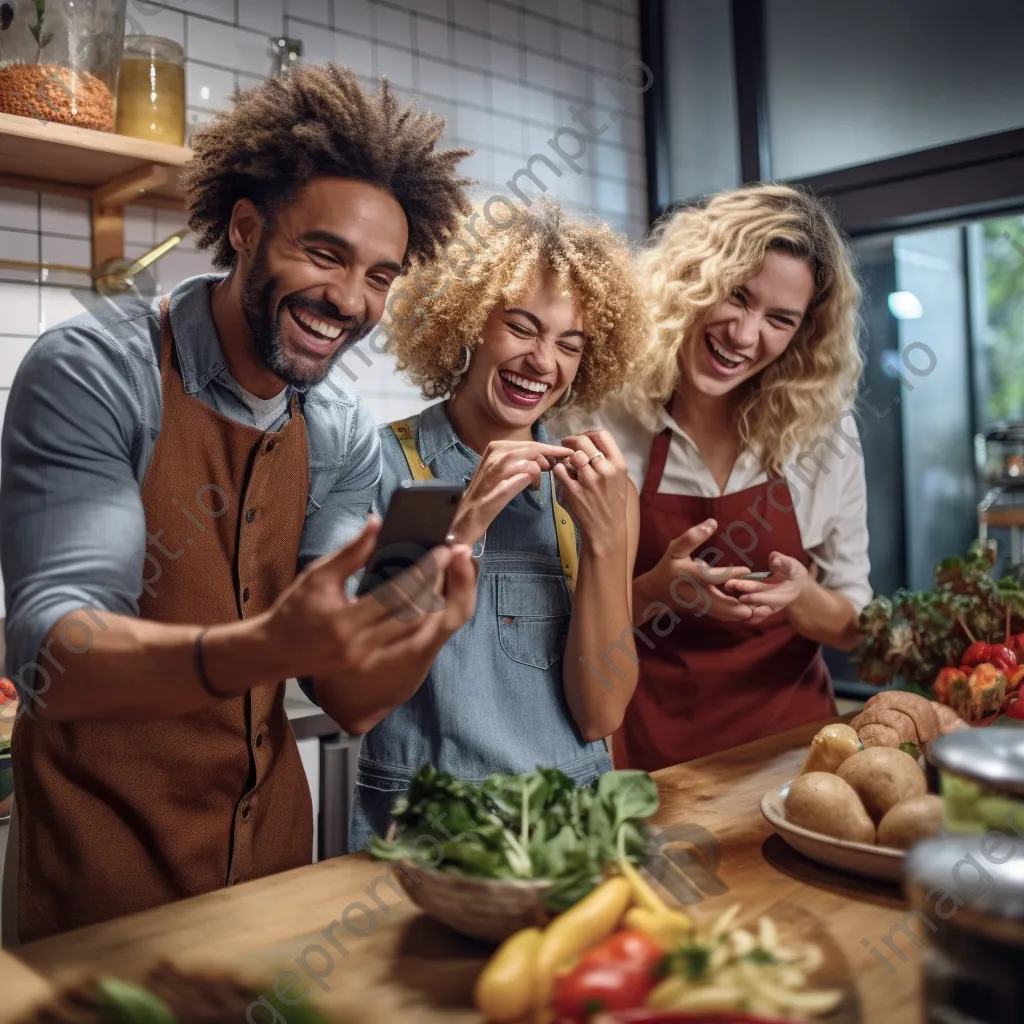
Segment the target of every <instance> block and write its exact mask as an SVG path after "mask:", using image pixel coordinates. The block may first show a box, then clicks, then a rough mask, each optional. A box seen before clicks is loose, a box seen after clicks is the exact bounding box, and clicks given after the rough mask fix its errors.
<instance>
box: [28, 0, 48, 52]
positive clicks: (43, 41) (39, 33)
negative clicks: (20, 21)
mask: <svg viewBox="0 0 1024 1024" xmlns="http://www.w3.org/2000/svg"><path fill="white" fill-rule="evenodd" d="M33 5H34V6H35V9H36V23H35V24H34V25H29V29H28V30H29V32H31V33H32V38H33V39H34V40H35V41H36V46H38V47H39V50H38V52H37V54H36V63H37V64H42V62H43V50H44V49H45V48H46V47H47V46H49V45H50V43H52V42H53V33H52V32H44V31H43V27H44V26H45V24H46V0H33Z"/></svg>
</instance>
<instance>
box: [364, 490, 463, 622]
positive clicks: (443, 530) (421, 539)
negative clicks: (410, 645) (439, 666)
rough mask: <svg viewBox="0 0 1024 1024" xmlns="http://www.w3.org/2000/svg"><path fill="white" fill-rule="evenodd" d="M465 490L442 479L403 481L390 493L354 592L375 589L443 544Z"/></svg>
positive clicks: (365, 592)
mask: <svg viewBox="0 0 1024 1024" xmlns="http://www.w3.org/2000/svg"><path fill="white" fill-rule="evenodd" d="M464 490H465V488H464V487H463V485H462V484H453V483H447V482H445V481H443V480H423V481H416V482H414V483H403V484H402V485H401V486H400V487H399V488H398V490H396V491H395V493H394V494H392V496H391V501H390V503H389V504H388V509H387V513H386V514H385V516H384V523H383V525H382V526H381V531H380V536H379V537H378V538H377V545H376V547H375V548H374V550H373V554H371V555H370V559H369V561H368V562H367V563H366V571H365V572H364V573H363V576H362V579H361V580H360V581H359V587H358V589H357V591H356V593H357V595H358V596H360V597H361V596H362V595H363V594H368V593H370V592H371V591H373V590H376V589H377V588H378V587H380V586H382V585H383V584H385V583H387V582H388V581H389V580H391V579H392V578H393V577H395V576H397V575H398V574H399V573H402V572H404V571H405V570H406V569H409V568H410V567H411V566H413V565H415V564H416V563H418V562H420V561H422V560H423V559H424V558H425V557H426V556H427V555H428V553H429V552H430V551H431V550H432V549H433V548H436V547H440V546H441V545H442V544H445V543H446V542H447V538H448V534H449V533H450V532H451V527H452V522H453V521H454V519H455V513H456V512H457V511H458V507H459V501H460V499H461V498H462V494H463V491H464ZM426 571H427V572H430V568H429V566H428V567H427V569H426ZM427 610H434V609H427Z"/></svg>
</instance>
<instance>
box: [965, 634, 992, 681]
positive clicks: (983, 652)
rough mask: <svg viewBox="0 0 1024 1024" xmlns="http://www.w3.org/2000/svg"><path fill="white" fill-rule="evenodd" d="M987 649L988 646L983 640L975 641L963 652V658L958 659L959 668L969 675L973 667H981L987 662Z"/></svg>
mask: <svg viewBox="0 0 1024 1024" xmlns="http://www.w3.org/2000/svg"><path fill="white" fill-rule="evenodd" d="M988 648H989V645H988V644H987V643H985V642H984V641H983V640H976V641H975V642H974V643H973V644H971V646H970V647H968V648H967V650H966V651H964V653H963V657H962V658H961V659H960V667H961V668H962V669H964V670H965V671H967V673H968V675H969V674H970V671H969V670H970V669H972V668H974V666H975V665H981V664H982V663H984V662H986V661H988Z"/></svg>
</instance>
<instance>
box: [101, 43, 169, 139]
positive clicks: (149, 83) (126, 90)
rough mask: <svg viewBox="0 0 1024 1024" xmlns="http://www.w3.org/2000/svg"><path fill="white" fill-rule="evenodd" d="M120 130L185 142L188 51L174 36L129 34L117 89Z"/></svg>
mask: <svg viewBox="0 0 1024 1024" xmlns="http://www.w3.org/2000/svg"><path fill="white" fill-rule="evenodd" d="M117 132H118V134H119V135H130V136H132V138H136V139H150V140H151V141H153V142H167V143H170V144H171V145H173V146H181V145H184V143H185V54H184V51H183V50H182V48H181V47H180V46H179V45H178V44H177V43H176V42H174V41H173V40H171V39H160V38H159V37H157V36H127V37H126V38H125V41H124V56H123V58H122V60H121V79H120V83H119V86H118V92H117Z"/></svg>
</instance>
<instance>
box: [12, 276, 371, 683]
mask: <svg viewBox="0 0 1024 1024" xmlns="http://www.w3.org/2000/svg"><path fill="white" fill-rule="evenodd" d="M217 280H218V278H217V277H216V276H215V275H203V276H201V277H194V278H191V279H189V280H187V281H184V282H183V283H182V284H180V285H178V286H177V287H176V288H175V289H174V290H173V291H172V292H171V296H170V314H171V325H172V327H173V329H174V340H175V346H176V350H177V356H178V361H179V365H180V367H181V373H182V378H183V380H184V385H185V390H186V392H187V393H188V394H190V395H192V396H193V397H195V398H197V399H198V400H199V401H201V402H205V403H206V404H207V405H209V406H210V407H211V408H213V409H215V410H216V411H217V412H219V413H221V414H223V415H224V416H227V417H229V418H231V419H233V420H235V421H236V422H239V423H246V424H248V425H249V426H255V421H254V418H253V414H252V412H251V410H250V409H249V407H248V406H247V405H245V404H244V403H243V402H242V400H241V398H240V397H239V394H240V389H239V386H238V384H237V382H236V381H235V380H234V378H233V377H232V376H231V374H230V373H229V372H228V368H227V363H226V361H225V359H224V353H223V351H222V350H221V347H220V342H219V341H218V339H217V332H216V329H215V327H214V323H213V315H212V312H211V309H210V298H209V292H210V287H211V286H212V284H213V283H214V282H215V281H217ZM159 354H160V314H159V311H158V310H157V309H155V308H154V307H152V306H151V305H150V304H149V303H148V302H147V301H145V300H144V299H142V298H131V297H128V298H125V299H123V300H118V301H117V302H114V301H111V300H106V299H101V298H100V297H96V298H95V300H94V303H93V308H92V310H91V311H90V312H87V313H82V314H80V315H79V316H76V317H75V318H74V319H72V320H68V321H66V322H65V323H62V324H58V325H57V326H56V327H54V328H52V329H51V330H49V331H47V332H46V333H45V334H43V335H42V336H41V337H40V338H39V339H38V340H37V341H36V342H35V344H34V345H33V346H32V348H31V349H29V352H28V354H27V355H26V356H25V359H24V360H23V361H22V363H21V366H20V367H19V369H18V373H17V375H16V377H15V379H14V383H13V385H12V387H11V393H10V396H9V400H8V404H7V416H6V419H5V421H4V429H3V440H2V460H3V470H2V476H0V566H2V569H3V576H4V585H5V588H6V597H7V622H6V640H7V675H9V676H11V677H12V678H13V679H14V680H15V682H16V683H17V682H19V677H20V675H21V670H22V668H23V667H25V666H27V665H29V664H31V663H33V662H36V661H37V660H38V658H39V651H40V648H41V646H42V643H43V641H44V639H45V638H46V635H47V634H48V633H49V632H50V630H51V629H52V628H53V626H54V625H55V624H56V623H57V622H58V621H59V620H60V619H62V618H63V617H64V616H65V615H67V614H69V613H70V612H73V611H75V610H77V609H80V608H85V607H91V608H96V609H100V610H104V611H109V612H115V613H119V614H122V615H138V613H139V609H138V597H139V595H140V594H141V593H142V582H143V580H142V573H143V567H144V566H145V564H146V555H147V553H148V551H147V549H149V551H152V552H153V554H154V557H158V548H157V545H158V544H159V539H160V536H159V531H157V532H156V533H155V534H154V533H147V531H146V519H145V514H144V512H143V507H142V498H141V488H142V481H143V478H144V477H145V475H146V469H147V467H148V466H149V461H150V458H151V457H152V455H153V449H154V446H155V445H156V439H157V437H158V436H159V434H160V414H161V404H162V402H161V393H160V365H159ZM301 402H302V411H303V416H304V418H305V421H306V433H307V437H308V440H309V471H310V472H309V476H310V479H309V494H308V498H307V506H306V523H305V527H304V529H303V532H302V539H301V543H300V549H299V566H298V567H297V568H299V567H301V566H302V565H305V564H306V563H307V562H310V561H312V560H313V559H316V558H319V557H320V556H321V555H325V554H328V553H329V552H331V551H334V550H336V549H337V548H338V547H340V546H341V545H342V544H344V543H346V542H347V541H348V540H350V539H351V538H352V537H353V536H354V535H355V534H356V533H357V532H358V531H359V530H360V529H362V527H363V526H364V525H365V522H366V516H367V513H368V512H369V508H370V502H371V500H372V497H373V489H374V487H375V486H376V484H377V482H378V481H379V479H380V442H379V440H378V435H377V429H376V424H375V423H374V421H373V418H372V417H371V415H370V413H369V410H368V409H367V408H366V406H365V405H364V404H363V402H362V400H361V399H360V398H359V397H358V396H357V395H356V394H355V393H354V392H353V391H352V390H351V388H350V387H349V386H348V385H347V384H346V383H344V382H343V381H342V380H341V378H340V376H338V375H334V374H332V375H331V376H330V377H328V379H327V380H325V381H323V382H322V383H321V384H318V385H316V386H315V387H313V388H310V389H308V390H306V391H305V392H304V394H303V395H302V398H301ZM288 416H289V413H288V411H287V409H286V411H285V412H284V414H283V415H282V416H281V418H280V420H279V421H278V422H277V423H275V424H272V425H271V429H272V430H279V429H280V428H281V427H282V426H283V425H284V423H285V421H286V420H287V418H288ZM198 457H201V455H200V456H198ZM215 482H216V481H211V483H215ZM186 499H191V496H187V495H183V496H182V500H183V501H185V500H186ZM186 503H187V502H186ZM194 571H196V572H201V571H202V566H199V565H197V566H196V567H195V570H194ZM30 679H31V675H26V681H30Z"/></svg>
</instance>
